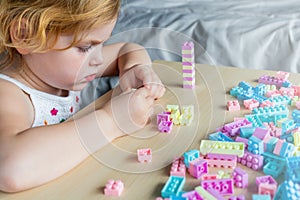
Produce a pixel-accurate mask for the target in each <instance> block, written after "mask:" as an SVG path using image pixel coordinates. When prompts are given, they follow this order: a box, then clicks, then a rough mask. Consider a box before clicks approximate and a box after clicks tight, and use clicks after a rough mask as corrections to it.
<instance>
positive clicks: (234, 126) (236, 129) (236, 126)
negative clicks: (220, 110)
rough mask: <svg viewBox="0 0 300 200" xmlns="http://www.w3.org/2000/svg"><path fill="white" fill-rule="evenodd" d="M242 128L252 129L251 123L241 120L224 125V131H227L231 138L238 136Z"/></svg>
mask: <svg viewBox="0 0 300 200" xmlns="http://www.w3.org/2000/svg"><path fill="white" fill-rule="evenodd" d="M242 127H252V123H251V122H249V121H248V120H247V119H242V120H238V121H235V122H231V123H228V124H225V125H224V129H225V130H226V131H228V132H229V133H230V136H232V137H234V136H236V135H238V134H239V133H240V128H242Z"/></svg>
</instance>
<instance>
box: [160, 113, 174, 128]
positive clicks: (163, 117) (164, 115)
mask: <svg viewBox="0 0 300 200" xmlns="http://www.w3.org/2000/svg"><path fill="white" fill-rule="evenodd" d="M170 115H171V112H162V113H159V114H157V125H158V124H160V122H161V121H171V119H170Z"/></svg>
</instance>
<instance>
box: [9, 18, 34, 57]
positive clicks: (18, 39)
mask: <svg viewBox="0 0 300 200" xmlns="http://www.w3.org/2000/svg"><path fill="white" fill-rule="evenodd" d="M10 38H11V41H12V43H13V44H14V45H16V46H17V47H16V50H17V51H18V52H19V53H20V54H21V55H26V54H29V53H30V50H29V48H21V47H18V46H24V42H25V39H26V38H27V30H26V20H25V19H22V20H21V21H15V22H14V23H13V25H12V27H11V29H10Z"/></svg>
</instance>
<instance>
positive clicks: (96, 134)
mask: <svg viewBox="0 0 300 200" xmlns="http://www.w3.org/2000/svg"><path fill="white" fill-rule="evenodd" d="M2 82H4V81H2ZM2 82H1V84H0V96H1V98H0V121H1V123H0V163H1V164H0V190H2V191H5V192H18V191H22V190H26V189H29V188H32V187H36V186H38V185H41V184H44V183H47V182H49V181H51V180H53V179H55V178H57V177H59V176H61V175H63V174H64V173H66V172H68V171H69V170H70V169H72V168H74V167H75V166H76V165H78V164H79V163H80V162H82V161H83V160H84V159H85V158H87V157H88V156H89V155H90V153H93V152H95V151H96V150H98V149H100V148H101V147H103V146H104V145H106V144H107V143H109V142H111V141H112V140H113V139H115V138H117V137H120V136H122V135H124V134H125V133H124V132H122V131H121V130H125V132H126V130H132V129H127V128H126V127H123V125H124V124H125V125H129V128H132V125H133V124H140V125H141V126H140V127H137V129H138V128H141V127H142V126H143V125H144V123H145V121H146V120H147V119H148V117H149V116H148V113H149V110H150V107H151V105H152V104H153V99H152V98H149V97H148V93H147V90H146V89H143V88H141V89H139V90H136V91H134V92H131V93H126V94H124V95H120V96H117V97H115V98H113V99H112V100H111V101H109V102H108V103H107V104H106V105H105V106H104V107H103V108H102V109H99V110H97V111H94V112H92V113H90V114H88V115H86V116H83V117H81V118H79V119H76V120H75V121H68V122H64V123H61V124H56V125H49V126H41V127H36V128H29V127H30V126H31V124H30V121H31V120H28V118H30V117H32V113H31V112H32V110H31V109H30V107H31V104H30V102H29V104H28V102H27V101H26V100H25V99H26V98H28V97H27V95H26V94H25V93H23V92H22V91H21V90H20V89H19V88H16V86H14V85H13V84H8V83H7V84H2ZM3 85H6V86H7V85H10V88H7V87H6V88H3ZM24 100H25V101H24ZM16 105H18V106H17V108H16ZM124 105H128V106H132V108H124ZM118 106H120V107H118ZM16 109H19V110H16ZM121 109H124V110H127V111H128V110H130V112H131V113H126V112H122V117H121V118H119V119H114V118H113V112H114V111H120V110H121ZM142 115H144V117H142ZM123 119H137V121H135V122H134V123H132V122H131V121H126V122H123V123H122V120H123ZM141 119H143V121H140V120H141ZM117 121H118V122H117ZM11 122H13V123H11ZM31 123H32V121H31ZM130 123H131V125H130ZM137 129H135V130H137ZM133 131H134V130H133ZM126 133H129V132H126Z"/></svg>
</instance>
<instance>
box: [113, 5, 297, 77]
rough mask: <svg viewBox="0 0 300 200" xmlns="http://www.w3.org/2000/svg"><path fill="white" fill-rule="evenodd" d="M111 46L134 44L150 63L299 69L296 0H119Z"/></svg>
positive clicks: (293, 70) (285, 69) (294, 70)
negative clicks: (184, 60) (192, 57)
mask: <svg viewBox="0 0 300 200" xmlns="http://www.w3.org/2000/svg"><path fill="white" fill-rule="evenodd" d="M122 4H123V5H122V9H121V14H120V17H119V20H118V23H117V26H116V28H115V30H114V35H113V37H112V41H124V40H125V41H130V42H137V43H139V44H141V45H143V46H145V47H146V48H147V50H148V51H149V53H150V55H151V57H152V59H153V60H155V59H164V60H171V61H180V60H181V44H182V43H183V42H184V41H187V40H194V41H195V44H196V61H197V62H200V63H208V64H213V65H224V66H235V67H241V68H253V69H271V70H284V71H290V72H299V71H300V70H299V69H300V61H299V56H300V49H299V48H300V43H299V42H300V0H265V1H261V0H185V1H184V0H181V1H180V0H179V2H178V0H123V3H122Z"/></svg>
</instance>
